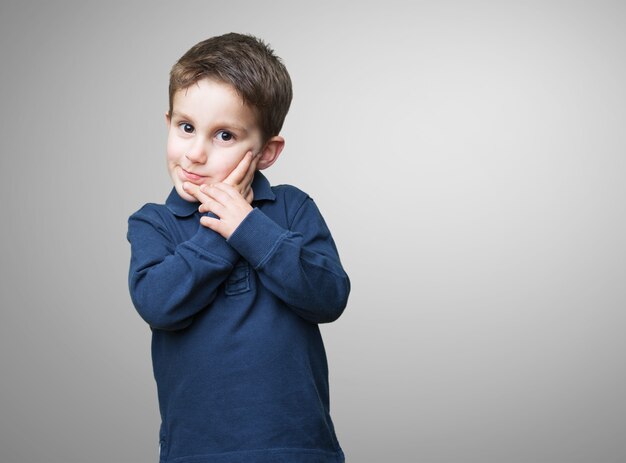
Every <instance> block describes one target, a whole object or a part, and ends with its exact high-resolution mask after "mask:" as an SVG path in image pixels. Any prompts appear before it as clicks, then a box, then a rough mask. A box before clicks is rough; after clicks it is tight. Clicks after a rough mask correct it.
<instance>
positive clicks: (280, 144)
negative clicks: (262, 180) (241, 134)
mask: <svg viewBox="0 0 626 463" xmlns="http://www.w3.org/2000/svg"><path fill="white" fill-rule="evenodd" d="M284 147H285V139H284V138H283V137H280V136H278V135H276V136H274V137H272V138H270V139H269V140H268V141H267V143H265V146H264V147H263V149H262V150H261V152H260V153H259V156H260V158H259V162H258V164H257V165H256V167H257V169H259V170H263V169H267V168H268V167H269V166H271V165H272V164H274V163H275V162H276V161H277V160H278V156H280V153H281V152H282V150H283V148H284Z"/></svg>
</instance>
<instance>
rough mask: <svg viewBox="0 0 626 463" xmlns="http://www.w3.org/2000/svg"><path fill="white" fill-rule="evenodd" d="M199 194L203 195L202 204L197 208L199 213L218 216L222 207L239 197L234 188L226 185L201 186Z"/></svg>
mask: <svg viewBox="0 0 626 463" xmlns="http://www.w3.org/2000/svg"><path fill="white" fill-rule="evenodd" d="M200 194H202V195H203V197H204V198H203V200H202V204H201V205H200V207H199V208H198V210H199V211H200V212H201V213H204V212H209V211H210V212H214V213H215V214H217V215H218V216H219V215H220V214H221V212H220V211H221V210H223V208H224V206H226V205H227V204H228V203H229V202H231V201H233V200H234V199H237V197H241V195H240V194H239V192H238V191H237V189H236V188H234V187H232V186H231V185H228V184H226V183H214V184H212V185H201V186H200Z"/></svg>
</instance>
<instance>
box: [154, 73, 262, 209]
mask: <svg viewBox="0 0 626 463" xmlns="http://www.w3.org/2000/svg"><path fill="white" fill-rule="evenodd" d="M166 119H167V127H168V136H167V168H168V170H169V173H170V176H171V177H172V181H173V182H174V187H175V188H176V191H177V192H178V194H179V195H180V196H181V197H182V198H184V199H185V200H187V201H192V202H193V201H196V198H194V197H193V196H191V195H189V194H188V193H186V192H185V191H184V190H183V186H182V185H183V182H191V183H195V184H196V185H200V184H203V183H204V184H207V185H209V184H211V183H216V182H221V181H222V180H224V179H225V178H226V177H227V176H228V174H230V173H231V172H232V171H233V169H234V168H235V167H236V166H237V164H239V162H240V161H241V160H242V159H243V157H244V156H245V155H246V153H247V152H248V151H252V153H253V154H254V155H256V154H257V153H259V152H260V151H261V149H262V148H263V138H262V134H261V130H260V128H259V127H258V123H257V119H256V115H255V114H254V112H253V110H252V109H251V108H249V107H248V106H246V105H245V104H244V103H243V100H242V99H241V97H240V96H239V95H238V94H237V93H236V91H235V90H234V88H233V87H232V86H230V85H228V84H225V83H222V82H217V81H214V80H210V79H202V80H200V81H198V82H197V83H196V84H194V85H191V86H190V87H188V88H186V89H183V90H180V91H178V92H177V93H176V94H175V95H174V100H173V105H172V114H171V115H167V116H166Z"/></svg>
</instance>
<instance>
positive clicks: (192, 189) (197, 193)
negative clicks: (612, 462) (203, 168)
mask: <svg viewBox="0 0 626 463" xmlns="http://www.w3.org/2000/svg"><path fill="white" fill-rule="evenodd" d="M183 190H185V192H186V193H188V194H190V195H191V196H193V197H194V198H196V199H197V200H198V201H200V202H203V201H204V200H205V199H206V194H204V193H203V192H202V190H201V189H200V185H196V184H194V183H191V182H183Z"/></svg>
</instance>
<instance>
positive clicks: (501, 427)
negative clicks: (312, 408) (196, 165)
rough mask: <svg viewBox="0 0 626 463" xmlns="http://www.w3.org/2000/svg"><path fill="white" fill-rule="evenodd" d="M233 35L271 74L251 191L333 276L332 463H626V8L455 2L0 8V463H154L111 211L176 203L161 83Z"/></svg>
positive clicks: (154, 416)
mask: <svg viewBox="0 0 626 463" xmlns="http://www.w3.org/2000/svg"><path fill="white" fill-rule="evenodd" d="M228 31H240V32H249V33H253V34H255V35H259V36H261V37H263V38H265V39H266V40H267V41H269V42H270V43H271V44H272V45H273V46H274V48H275V49H276V50H277V52H278V54H279V55H280V56H282V57H283V58H284V60H285V62H286V64H287V66H288V68H289V70H290V72H291V75H292V78H293V81H294V89H295V99H294V102H293V106H292V110H291V112H290V114H289V116H288V119H287V122H286V125H285V128H284V135H285V137H286V139H287V147H286V150H285V152H284V153H283V155H282V158H281V159H280V161H279V162H278V164H277V165H275V166H274V167H272V168H271V169H270V170H268V171H267V174H268V176H269V177H270V179H271V180H272V182H273V183H286V182H289V183H293V184H295V185H298V186H300V187H301V188H302V189H304V190H305V191H308V192H310V193H311V195H312V196H313V197H314V198H315V199H316V201H317V203H318V204H319V206H320V208H321V210H322V211H323V213H324V215H325V217H326V219H327V221H328V223H329V225H330V227H331V229H332V231H333V233H334V236H335V238H336V241H337V244H338V246H339V249H340V253H341V257H342V260H343V262H344V264H345V267H346V269H347V270H348V272H349V274H350V276H351V278H352V282H353V293H352V296H351V300H350V304H349V307H348V308H347V310H346V312H345V314H344V315H343V317H342V318H340V319H339V320H338V321H337V322H336V323H333V324H331V325H327V326H324V327H323V328H322V332H323V336H324V339H325V341H326V346H327V351H328V355H329V361H330V382H331V406H332V415H333V417H334V420H335V424H336V428H337V432H338V436H339V439H340V442H341V443H342V445H343V447H344V449H345V451H346V454H347V456H348V461H349V462H350V463H361V462H425V463H431V462H432V463H435V462H437V463H444V462H445V463H452V462H476V463H478V462H481V463H483V462H498V463H499V462H504V463H535V462H536V463H555V462H588V463H605V462H623V461H626V400H625V397H624V391H625V390H626V361H625V359H624V357H625V351H626V350H625V348H626V337H625V336H624V332H625V322H626V316H625V314H624V309H625V308H626V292H625V285H624V282H625V276H626V245H625V243H624V236H625V228H626V217H625V213H626V208H625V206H624V199H625V193H626V191H625V190H626V182H625V181H624V180H625V174H626V157H625V156H626V130H625V126H626V94H625V86H624V82H626V66H625V60H626V8H625V6H624V3H623V2H618V1H613V2H611V1H594V2H591V1H588V2H582V1H570V2H566V1H562V2H558V1H531V2H495V1H494V2H487V1H482V2H481V1H468V2H464V1H460V0H459V1H423V2H419V1H415V2H401V1H394V0H388V1H377V2H338V1H335V2H327V3H326V2H306V3H300V4H299V3H297V2H287V1H277V2H272V3H271V6H269V4H268V5H267V6H266V5H264V4H263V2H256V1H246V2H243V1H236V0H235V1H229V2H211V1H191V0H190V1H185V2H174V1H172V2H168V3H164V2H152V1H143V2H133V1H130V2H119V3H113V2H103V1H82V2H79V1H75V2H68V1H65V2H63V1H60V2H43V1H41V2H28V1H26V2H19V3H18V2H10V1H9V2H7V1H3V2H2V4H1V5H0V47H1V48H0V50H1V55H0V59H1V62H0V78H1V86H0V92H1V93H0V94H1V99H0V101H1V103H2V111H0V118H1V121H0V131H1V137H0V146H1V159H0V162H1V163H2V168H1V185H0V188H1V194H2V202H1V205H0V207H1V218H2V219H1V220H2V227H1V234H2V240H1V247H2V248H1V253H2V254H1V256H2V257H1V262H2V264H1V272H2V274H1V275H0V276H1V278H0V285H1V294H0V296H1V311H0V362H1V365H0V371H1V375H0V461H1V462H2V463H38V462H46V463H57V462H58V463H74V462H77V463H79V462H80V463H82V462H89V463H100V462H102V463H104V462H107V463H111V462H119V463H126V462H128V463H131V462H137V463H143V462H146V463H148V462H155V461H156V460H157V433H158V425H159V416H158V408H157V398H156V389H155V384H154V380H153V377H152V370H151V368H152V367H151V364H150V332H149V329H148V327H147V325H145V323H144V322H143V321H142V320H141V319H140V318H139V316H138V315H137V314H136V312H135V310H134V308H133V306H132V305H131V302H130V299H129V296H128V292H127V286H126V276H127V266H128V259H129V246H128V244H127V242H126V237H125V233H126V219H127V217H128V215H129V214H131V213H132V212H133V211H135V210H136V209H138V208H139V207H140V206H141V205H142V204H143V203H145V202H147V201H163V200H164V198H165V197H166V195H167V193H168V191H169V188H170V183H169V180H168V176H167V173H166V169H165V160H164V153H165V138H166V133H165V123H164V116H163V114H164V112H165V110H166V107H167V78H168V71H169V68H170V66H171V65H172V64H173V63H174V62H175V60H176V59H177V58H178V57H179V56H180V55H181V54H182V53H183V52H184V51H186V50H187V49H188V48H189V47H190V46H191V45H193V44H194V43H196V42H197V41H199V40H201V39H204V38H206V37H208V36H210V35H215V34H221V33H224V32H228Z"/></svg>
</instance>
